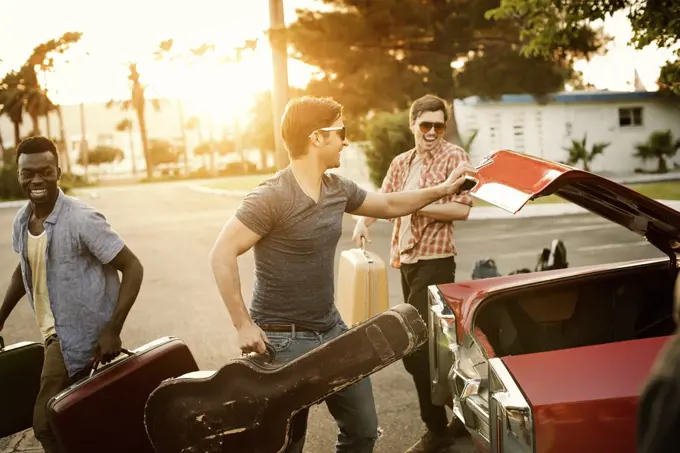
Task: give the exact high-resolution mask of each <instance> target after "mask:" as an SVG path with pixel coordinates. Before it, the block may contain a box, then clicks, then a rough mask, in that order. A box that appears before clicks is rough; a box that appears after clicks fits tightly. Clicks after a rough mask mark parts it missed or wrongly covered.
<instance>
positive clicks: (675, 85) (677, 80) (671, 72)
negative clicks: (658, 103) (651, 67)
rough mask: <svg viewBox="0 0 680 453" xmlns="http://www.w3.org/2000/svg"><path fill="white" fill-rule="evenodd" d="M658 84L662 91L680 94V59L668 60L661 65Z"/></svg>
mask: <svg viewBox="0 0 680 453" xmlns="http://www.w3.org/2000/svg"><path fill="white" fill-rule="evenodd" d="M657 84H658V85H659V91H660V92H661V93H665V94H667V95H675V96H680V59H679V60H675V61H667V62H666V64H665V65H663V66H662V67H661V71H660V72H659V79H658V81H657Z"/></svg>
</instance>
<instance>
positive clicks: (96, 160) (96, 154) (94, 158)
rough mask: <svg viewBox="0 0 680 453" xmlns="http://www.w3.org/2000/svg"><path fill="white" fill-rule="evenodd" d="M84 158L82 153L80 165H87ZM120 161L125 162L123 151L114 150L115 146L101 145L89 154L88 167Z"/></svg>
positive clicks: (79, 159) (79, 157)
mask: <svg viewBox="0 0 680 453" xmlns="http://www.w3.org/2000/svg"><path fill="white" fill-rule="evenodd" d="M84 157H85V156H83V153H82V152H81V153H80V154H79V155H78V161H77V163H78V165H84V164H85V159H84ZM120 160H123V150H122V149H120V148H114V147H113V146H105V145H99V146H97V147H96V148H94V149H91V150H89V151H88V153H87V164H88V165H94V166H99V165H101V164H109V163H111V162H116V161H120Z"/></svg>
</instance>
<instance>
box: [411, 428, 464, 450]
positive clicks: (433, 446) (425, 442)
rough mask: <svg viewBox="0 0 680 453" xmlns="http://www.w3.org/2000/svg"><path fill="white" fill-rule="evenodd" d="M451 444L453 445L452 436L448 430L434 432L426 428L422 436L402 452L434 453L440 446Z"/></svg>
mask: <svg viewBox="0 0 680 453" xmlns="http://www.w3.org/2000/svg"><path fill="white" fill-rule="evenodd" d="M451 445H453V436H452V435H451V431H450V430H448V429H446V430H444V431H443V432H441V433H434V432H432V431H430V430H429V429H428V430H427V432H426V433H425V434H424V435H423V437H421V438H420V440H419V441H418V442H416V443H415V444H414V445H413V446H411V448H409V449H408V450H406V451H405V452H404V453H434V452H436V451H438V450H439V449H440V448H444V447H448V446H451Z"/></svg>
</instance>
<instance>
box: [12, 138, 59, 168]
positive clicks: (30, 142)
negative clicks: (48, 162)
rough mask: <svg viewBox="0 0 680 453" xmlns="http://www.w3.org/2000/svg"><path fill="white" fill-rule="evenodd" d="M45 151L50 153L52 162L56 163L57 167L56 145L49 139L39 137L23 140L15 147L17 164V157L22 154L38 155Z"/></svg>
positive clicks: (57, 154)
mask: <svg viewBox="0 0 680 453" xmlns="http://www.w3.org/2000/svg"><path fill="white" fill-rule="evenodd" d="M45 151H49V152H50V153H52V155H53V156H54V160H55V161H56V162H57V166H59V153H58V152H57V145H55V144H54V142H53V141H52V140H50V139H49V138H47V137H43V136H39V135H38V136H35V137H28V138H25V139H23V140H22V141H21V142H20V143H19V145H17V164H19V156H21V155H22V154H40V153H44V152H45Z"/></svg>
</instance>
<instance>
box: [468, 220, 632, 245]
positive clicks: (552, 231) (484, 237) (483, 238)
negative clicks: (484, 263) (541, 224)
mask: <svg viewBox="0 0 680 453" xmlns="http://www.w3.org/2000/svg"><path fill="white" fill-rule="evenodd" d="M605 228H621V229H624V228H623V227H622V226H621V225H617V224H615V223H602V224H596V225H582V226H577V227H568V228H546V229H542V230H536V231H514V232H512V233H506V234H492V235H489V234H480V235H476V236H468V237H462V238H458V239H455V242H456V244H470V243H474V242H489V241H497V240H506V239H515V238H523V237H531V236H548V235H550V236H556V235H564V234H569V233H579V232H583V231H596V230H601V229H605ZM480 231H483V229H482V228H480ZM468 234H469V233H468ZM466 236H467V235H466Z"/></svg>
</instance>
